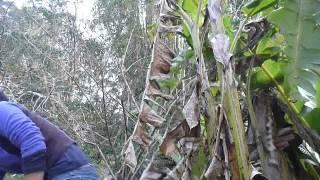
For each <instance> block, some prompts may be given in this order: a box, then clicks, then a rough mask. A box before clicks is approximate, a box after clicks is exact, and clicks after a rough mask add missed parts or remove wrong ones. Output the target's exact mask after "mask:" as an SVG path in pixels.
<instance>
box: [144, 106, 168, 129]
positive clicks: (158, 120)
mask: <svg viewBox="0 0 320 180" xmlns="http://www.w3.org/2000/svg"><path fill="white" fill-rule="evenodd" d="M140 121H142V122H144V123H149V124H151V125H152V126H154V127H157V128H158V127H160V126H161V125H162V123H163V122H164V121H165V119H164V118H162V117H161V116H159V115H158V114H157V113H156V112H155V111H154V110H152V109H151V108H150V107H149V105H148V104H147V103H144V104H143V109H142V111H141V113H140Z"/></svg>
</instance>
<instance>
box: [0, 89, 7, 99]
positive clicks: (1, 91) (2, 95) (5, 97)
mask: <svg viewBox="0 0 320 180" xmlns="http://www.w3.org/2000/svg"><path fill="white" fill-rule="evenodd" d="M0 101H9V98H8V96H7V95H6V94H5V93H4V90H3V89H0Z"/></svg>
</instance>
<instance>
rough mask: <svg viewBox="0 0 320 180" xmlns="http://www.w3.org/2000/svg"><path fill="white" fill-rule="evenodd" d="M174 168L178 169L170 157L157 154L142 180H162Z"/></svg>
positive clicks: (144, 172)
mask: <svg viewBox="0 0 320 180" xmlns="http://www.w3.org/2000/svg"><path fill="white" fill-rule="evenodd" d="M174 167H176V162H175V161H174V160H172V159H171V158H170V157H167V156H164V155H161V154H155V155H154V156H153V157H152V160H151V162H150V163H149V164H148V166H147V168H146V169H145V170H144V171H143V173H142V175H141V177H140V179H141V180H145V179H148V180H150V179H155V180H156V179H162V178H163V177H164V176H166V174H168V173H169V172H170V171H171V169H173V168H174Z"/></svg>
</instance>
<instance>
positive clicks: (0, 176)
mask: <svg viewBox="0 0 320 180" xmlns="http://www.w3.org/2000/svg"><path fill="white" fill-rule="evenodd" d="M5 175H6V172H5V171H1V170H0V180H3V179H4V176H5Z"/></svg>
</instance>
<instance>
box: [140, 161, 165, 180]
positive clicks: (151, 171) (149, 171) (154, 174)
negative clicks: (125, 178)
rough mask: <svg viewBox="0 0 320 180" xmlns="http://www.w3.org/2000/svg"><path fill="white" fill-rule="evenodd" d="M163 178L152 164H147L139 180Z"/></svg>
mask: <svg viewBox="0 0 320 180" xmlns="http://www.w3.org/2000/svg"><path fill="white" fill-rule="evenodd" d="M162 176H163V173H162V172H161V171H160V170H159V169H158V168H157V167H155V166H154V165H153V164H152V162H151V163H149V165H148V167H147V168H146V169H145V170H144V171H143V173H142V175H141V177H140V180H153V179H154V180H157V179H160V178H161V177H162Z"/></svg>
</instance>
